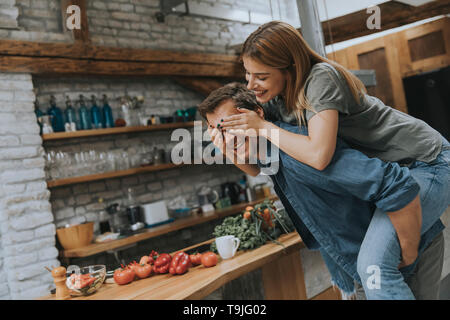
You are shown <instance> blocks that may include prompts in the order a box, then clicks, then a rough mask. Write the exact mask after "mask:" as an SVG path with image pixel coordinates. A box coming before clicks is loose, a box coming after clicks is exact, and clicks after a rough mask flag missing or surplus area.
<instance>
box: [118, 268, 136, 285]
mask: <svg viewBox="0 0 450 320" xmlns="http://www.w3.org/2000/svg"><path fill="white" fill-rule="evenodd" d="M135 276H136V274H135V273H134V270H133V269H131V268H128V267H127V268H119V269H117V270H116V271H114V281H115V282H116V283H117V284H118V285H123V284H127V283H130V282H132V281H133V280H134V277H135Z"/></svg>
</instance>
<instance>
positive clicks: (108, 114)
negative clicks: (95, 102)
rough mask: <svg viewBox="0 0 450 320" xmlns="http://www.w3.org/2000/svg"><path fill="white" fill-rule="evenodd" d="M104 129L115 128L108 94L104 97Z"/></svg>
mask: <svg viewBox="0 0 450 320" xmlns="http://www.w3.org/2000/svg"><path fill="white" fill-rule="evenodd" d="M102 115H103V128H114V118H113V114H112V109H111V106H110V105H109V104H108V98H107V97H106V94H104V95H103V108H102Z"/></svg>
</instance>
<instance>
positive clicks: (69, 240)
mask: <svg viewBox="0 0 450 320" xmlns="http://www.w3.org/2000/svg"><path fill="white" fill-rule="evenodd" d="M56 235H57V236H58V240H59V242H60V243H61V245H62V246H63V248H64V249H65V250H70V249H76V248H81V247H85V246H87V245H88V244H90V243H91V242H92V239H93V238H94V222H88V223H83V224H78V225H76V226H72V227H69V228H60V229H57V230H56Z"/></svg>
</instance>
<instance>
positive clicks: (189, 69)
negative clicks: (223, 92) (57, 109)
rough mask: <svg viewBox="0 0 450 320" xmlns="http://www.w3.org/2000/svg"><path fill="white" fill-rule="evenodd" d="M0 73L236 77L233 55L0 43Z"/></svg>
mask: <svg viewBox="0 0 450 320" xmlns="http://www.w3.org/2000/svg"><path fill="white" fill-rule="evenodd" d="M0 71H4V72H28V73H32V74H46V75H50V74H79V75H83V74H86V75H89V74H93V75H135V76H150V75H155V76H161V75H167V76H194V77H236V78H241V77H243V75H244V71H243V67H242V65H241V63H239V61H238V58H237V57H236V56H233V55H221V54H206V53H188V52H177V51H169V50H152V49H129V48H113V47H101V46H94V45H91V44H85V43H82V42H75V43H74V44H66V43H47V42H31V41H17V40H0Z"/></svg>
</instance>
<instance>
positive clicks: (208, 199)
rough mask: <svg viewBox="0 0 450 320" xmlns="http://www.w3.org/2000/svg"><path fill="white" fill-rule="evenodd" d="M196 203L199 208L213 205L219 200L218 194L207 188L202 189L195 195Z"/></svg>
mask: <svg viewBox="0 0 450 320" xmlns="http://www.w3.org/2000/svg"><path fill="white" fill-rule="evenodd" d="M197 195H198V203H199V205H200V206H204V205H207V204H214V203H216V202H217V200H219V194H218V193H217V191H216V190H212V189H211V188H209V187H202V188H201V189H200V191H198V193H197Z"/></svg>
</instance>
